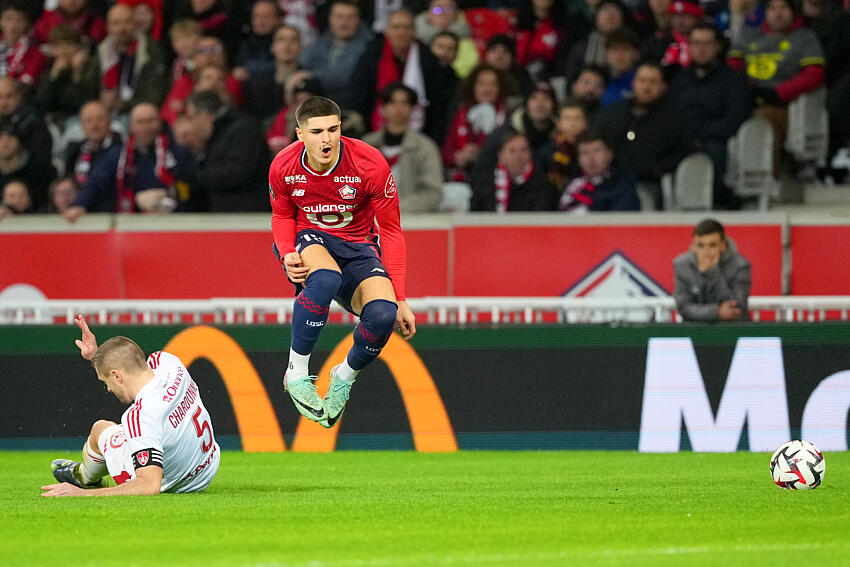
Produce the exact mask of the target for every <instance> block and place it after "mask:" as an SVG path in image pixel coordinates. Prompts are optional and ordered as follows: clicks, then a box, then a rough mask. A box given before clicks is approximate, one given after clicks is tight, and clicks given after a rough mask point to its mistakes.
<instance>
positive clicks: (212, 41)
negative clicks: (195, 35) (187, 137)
mask: <svg viewBox="0 0 850 567" xmlns="http://www.w3.org/2000/svg"><path fill="white" fill-rule="evenodd" d="M208 65H215V66H217V67H220V68H222V69H227V68H228V67H227V55H226V54H225V52H224V45H223V44H222V43H221V40H220V39H218V38H217V37H203V38H201V39H200V41H198V49H197V50H196V51H195V55H194V57H192V68H193V70H192V72H191V73H187V74H184V75H183V76H182V77H180V79H178V80H177V82H175V83H174V85H172V87H171V91H170V92H169V93H168V96H167V97H166V98H165V102H164V103H163V104H162V111H161V112H160V116H161V117H162V119H163V120H164V121H165V122H166V123H167V124H168V125H169V126H170V125H171V124H172V123H173V122H174V119H175V118H177V115H179V114H180V113H181V112H183V109H184V108H185V106H186V99H187V98H188V97H189V95H190V94H192V92H194V91H195V81H197V80H198V76H199V74H198V71H200V69H201V68H202V67H206V66H208ZM225 88H226V89H227V92H228V93H229V94H230V101H231V103H232V104H233V105H235V106H242V85H241V83H240V82H239V81H237V80H236V77H234V76H233V74H232V73H228V74H227V77H226V78H225Z"/></svg>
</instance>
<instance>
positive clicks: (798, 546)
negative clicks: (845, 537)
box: [242, 543, 850, 567]
mask: <svg viewBox="0 0 850 567" xmlns="http://www.w3.org/2000/svg"><path fill="white" fill-rule="evenodd" d="M817 549H846V550H848V551H850V543H828V544H821V543H787V544H783V543H777V544H762V545H733V546H723V547H709V546H686V547H654V548H653V547H650V548H644V549H604V550H600V551H590V552H584V553H583V552H575V551H566V550H562V551H553V552H540V553H465V554H461V555H446V556H443V557H434V556H433V555H421V556H413V557H373V558H370V559H342V560H337V561H321V560H315V561H306V562H298V563H290V562H275V561H273V562H264V563H244V564H242V567H348V566H352V567H380V566H383V565H417V564H425V563H427V564H429V565H454V564H461V565H463V564H470V563H472V564H476V563H504V562H507V561H511V562H519V561H535V560H537V561H546V560H552V559H582V558H626V557H642V556H663V555H672V556H675V555H705V554H711V553H730V552H731V553H757V552H759V553H761V552H785V551H791V552H793V551H812V550H817Z"/></svg>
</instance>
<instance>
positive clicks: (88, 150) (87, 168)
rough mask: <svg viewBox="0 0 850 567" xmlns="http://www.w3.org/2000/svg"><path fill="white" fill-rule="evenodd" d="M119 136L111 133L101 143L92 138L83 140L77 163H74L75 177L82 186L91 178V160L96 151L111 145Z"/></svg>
mask: <svg viewBox="0 0 850 567" xmlns="http://www.w3.org/2000/svg"><path fill="white" fill-rule="evenodd" d="M117 136H118V135H117V134H114V133H113V134H110V135H109V136H107V138H106V139H105V140H103V142H101V143H100V144H96V143H95V142H92V141H91V140H86V141H85V142H83V145H82V146H81V147H80V156H79V157H78V158H77V163H76V164H74V178H76V180H77V183H78V184H79V185H80V187H82V186H83V185H85V183H86V181H87V180H88V178H89V173H91V160H92V157H93V156H94V153H95V152H97V151H98V150H102V149H106V148H108V147H109V146H111V145H112V143H113V142H114V141H115V140H116V139H117Z"/></svg>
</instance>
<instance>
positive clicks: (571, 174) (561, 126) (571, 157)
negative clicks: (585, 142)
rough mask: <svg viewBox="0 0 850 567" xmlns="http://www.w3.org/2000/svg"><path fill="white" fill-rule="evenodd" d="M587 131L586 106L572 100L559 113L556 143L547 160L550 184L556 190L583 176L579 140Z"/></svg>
mask: <svg viewBox="0 0 850 567" xmlns="http://www.w3.org/2000/svg"><path fill="white" fill-rule="evenodd" d="M585 130H587V114H586V113H585V109H584V105H583V104H582V103H581V102H579V101H577V100H570V101H567V102H566V103H564V105H563V106H561V109H560V110H559V111H558V122H557V124H556V130H555V141H554V143H553V145H552V146H551V148H552V153H551V155H550V156H549V159H548V160H547V162H546V163H547V172H548V175H549V183H550V184H551V185H552V187H554V188H555V189H556V190H559V189H561V188H562V187H566V185H567V183H568V182H569V181H571V180H572V179H575V178H576V177H579V176H580V175H581V166H579V163H578V138H579V136H581V135H582V134H583V133H584V132H585Z"/></svg>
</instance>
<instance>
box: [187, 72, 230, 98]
mask: <svg viewBox="0 0 850 567" xmlns="http://www.w3.org/2000/svg"><path fill="white" fill-rule="evenodd" d="M193 74H194V75H195V76H196V77H197V79H196V80H195V85H194V87H193V88H192V92H195V93H196V92H199V91H215V92H216V93H217V94H218V96H219V98H220V99H221V100H222V101H224V103H225V104H228V105H233V99H232V98H231V97H230V93H229V92H227V70H225V69H224V68H223V67H219V66H218V65H204V66H203V67H201V68H200V69H198V70H196V71H195V72H194V73H193Z"/></svg>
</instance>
